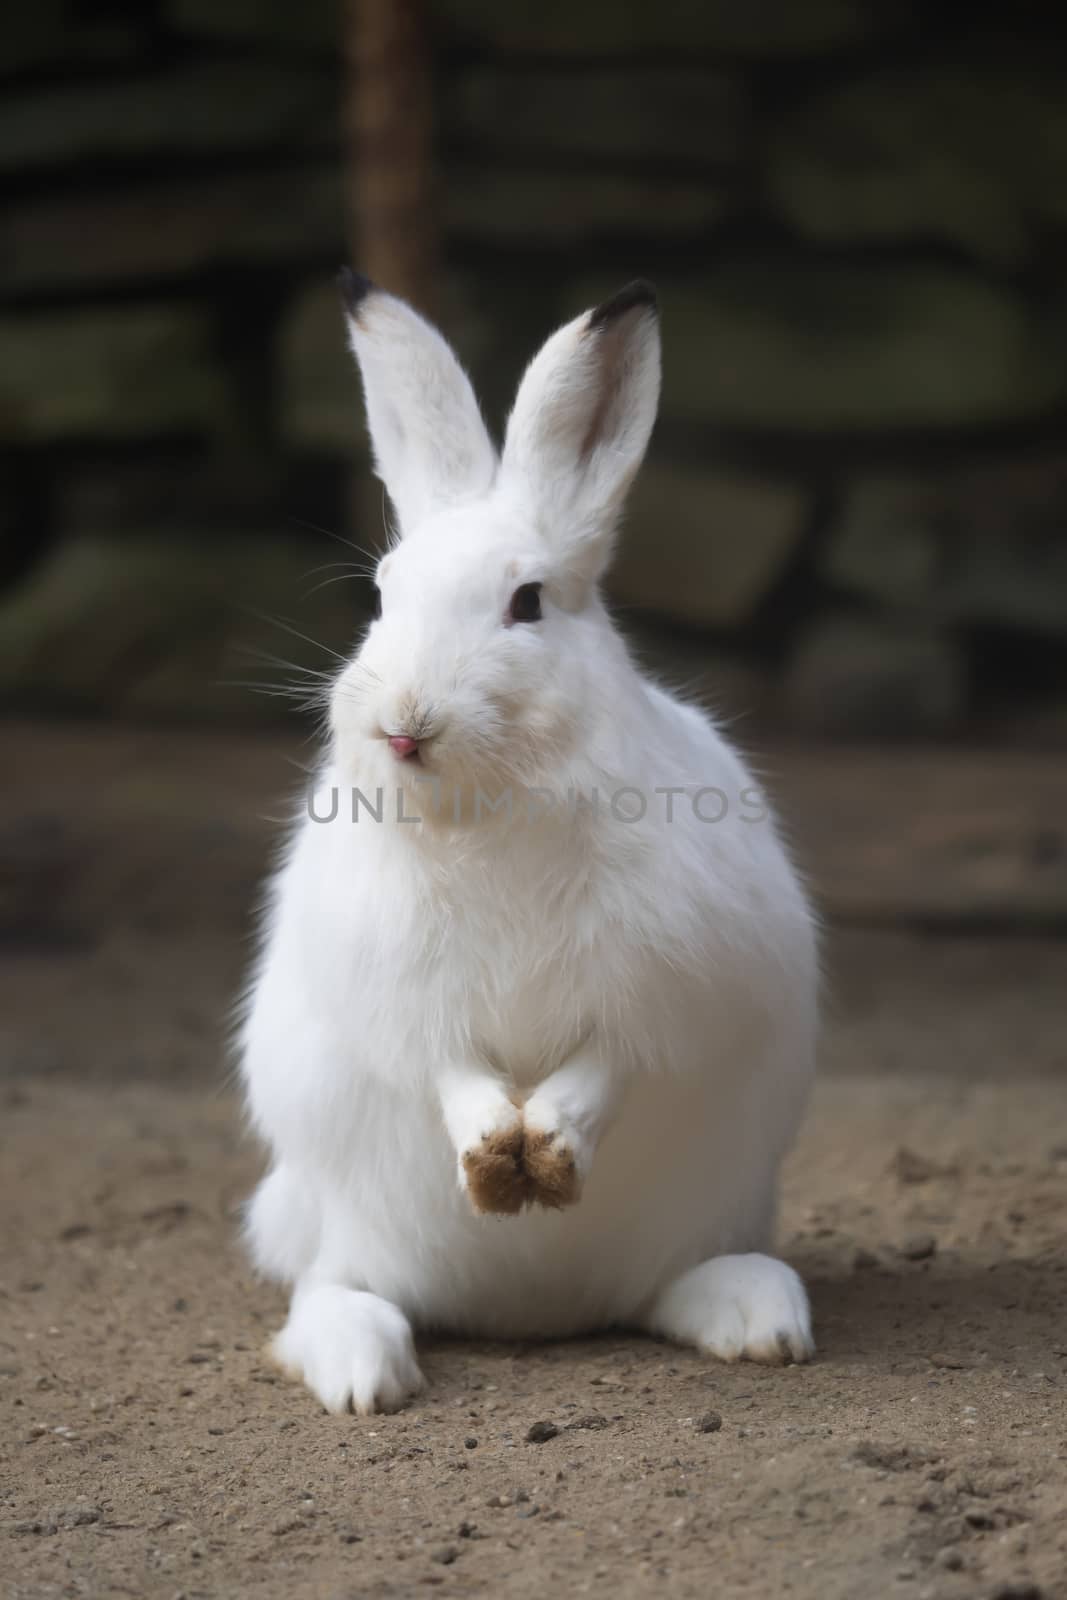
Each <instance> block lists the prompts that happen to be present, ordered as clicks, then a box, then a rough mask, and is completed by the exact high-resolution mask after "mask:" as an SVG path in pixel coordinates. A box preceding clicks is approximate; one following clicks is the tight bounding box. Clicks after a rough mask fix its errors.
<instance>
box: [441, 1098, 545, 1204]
mask: <svg viewBox="0 0 1067 1600" xmlns="http://www.w3.org/2000/svg"><path fill="white" fill-rule="evenodd" d="M524 1144H525V1136H524V1132H523V1126H522V1120H521V1118H520V1117H519V1115H518V1114H517V1113H515V1114H514V1115H513V1119H512V1120H511V1121H510V1122H508V1123H507V1124H505V1125H504V1126H503V1127H499V1128H493V1129H491V1130H490V1131H489V1132H487V1133H485V1134H483V1136H482V1137H481V1138H480V1139H479V1140H478V1143H477V1144H475V1145H471V1146H470V1147H469V1148H468V1149H466V1150H464V1151H463V1152H462V1153H461V1155H460V1158H459V1162H460V1172H461V1181H462V1183H463V1186H464V1188H465V1189H466V1191H467V1193H468V1195H469V1196H470V1200H471V1204H472V1206H473V1207H474V1209H475V1211H480V1212H487V1213H491V1214H496V1215H498V1216H514V1215H515V1213H516V1212H517V1211H521V1210H522V1208H523V1206H524V1205H526V1204H527V1203H528V1201H529V1200H530V1180H529V1178H528V1176H527V1173H526V1170H525V1167H524V1164H523V1155H524Z"/></svg>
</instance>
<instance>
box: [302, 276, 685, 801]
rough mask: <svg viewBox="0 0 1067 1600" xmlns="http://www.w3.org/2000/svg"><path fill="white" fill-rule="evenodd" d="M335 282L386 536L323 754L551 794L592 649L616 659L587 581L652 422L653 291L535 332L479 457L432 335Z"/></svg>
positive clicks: (604, 549) (462, 390)
mask: <svg viewBox="0 0 1067 1600" xmlns="http://www.w3.org/2000/svg"><path fill="white" fill-rule="evenodd" d="M343 289H344V293H345V300H346V309H347V316H348V326H349V333H350V337H351V343H352V348H353V350H354V352H355V355H356V359H357V361H358V363H359V367H360V372H361V375H362V379H363V387H364V393H365V397H366V406H367V419H368V425H369V429H370V435H371V441H372V445H373V449H374V455H375V461H376V466H377V471H378V474H379V476H380V477H381V479H382V481H383V482H384V484H385V487H386V489H387V490H388V493H389V496H390V499H391V500H392V503H393V506H394V508H395V511H396V516H397V519H398V524H399V527H398V537H397V538H396V539H395V540H394V541H393V544H392V548H391V549H390V550H389V551H388V553H387V554H385V555H384V556H383V558H382V559H381V561H380V563H379V565H378V568H377V574H376V577H377V586H378V593H379V597H380V615H379V616H378V618H377V619H376V620H375V621H374V622H373V623H372V624H371V626H370V628H369V630H368V632H367V635H366V637H365V639H364V641H363V643H362V646H361V647H360V649H359V651H358V653H357V655H356V656H355V658H354V659H353V661H352V662H351V663H350V664H349V666H348V667H347V668H346V669H345V671H343V672H342V673H341V675H340V677H339V678H338V681H337V683H336V685H335V689H334V695H333V701H332V708H331V712H332V725H333V732H334V738H335V748H336V751H337V754H338V757H339V759H340V760H341V761H342V762H343V763H344V764H345V766H346V767H347V768H348V769H349V770H351V771H353V772H354V773H358V774H359V776H360V777H361V778H363V779H370V780H371V781H374V782H376V783H379V784H381V783H383V782H390V781H391V782H394V783H395V782H401V783H405V784H406V783H408V782H412V783H414V782H416V781H417V782H420V783H423V784H425V783H426V781H427V779H428V778H437V779H441V780H443V781H444V782H446V783H449V784H472V783H474V784H477V785H479V786H480V787H487V786H489V785H492V784H494V783H495V784H497V785H499V784H503V783H513V782H522V783H526V784H539V783H546V782H554V781H558V779H559V776H560V774H561V772H563V771H565V770H566V767H567V764H568V761H569V760H570V759H571V757H572V756H573V754H574V752H576V751H579V750H580V749H581V747H582V743H583V739H585V738H586V737H587V736H588V726H587V723H588V716H589V713H590V682H589V679H590V672H591V671H593V672H594V673H595V672H596V671H597V670H598V668H597V659H598V653H600V654H602V653H603V649H604V648H607V649H608V651H609V653H610V651H611V650H612V649H617V648H618V645H617V644H616V642H615V640H614V636H613V634H612V632H611V628H610V624H609V623H608V621H607V618H606V615H605V613H604V611H603V608H602V606H601V603H600V600H599V596H598V590H597V583H598V580H599V578H600V577H601V575H602V574H603V572H604V570H605V568H606V566H607V564H608V561H609V559H610V556H611V550H612V544H613V540H614V535H615V528H616V524H617V521H618V518H619V514H620V511H621V509H622V504H623V500H624V498H625V495H626V492H627V489H628V488H629V486H630V483H631V481H632V479H633V477H634V474H635V473H636V471H637V469H638V467H639V466H640V463H641V459H642V457H643V455H644V452H645V448H646V446H647V444H648V439H649V435H650V433H651V431H652V425H653V422H654V420H655V414H656V405H657V400H658V395H659V364H660V357H659V329H658V323H657V316H656V304H655V295H654V293H653V290H652V289H651V287H650V286H649V285H648V284H645V283H634V284H632V285H630V286H628V287H627V288H626V289H623V290H622V291H621V292H620V293H619V294H617V295H616V296H615V297H614V298H613V299H611V300H609V301H607V302H605V303H604V304H603V305H600V306H598V307H596V308H595V309H593V310H592V311H586V312H584V313H583V314H582V315H581V316H579V317H577V318H575V320H574V321H573V322H569V323H567V324H566V325H565V326H564V327H562V328H560V329H559V330H558V331H557V332H556V333H554V334H553V335H552V337H551V338H550V339H549V340H548V342H547V343H546V344H545V345H544V347H543V348H542V349H541V350H540V352H539V353H538V354H537V356H535V358H534V360H533V361H532V362H531V364H530V366H529V367H528V369H527V371H526V373H525V375H524V377H523V379H522V382H521V384H520V386H519V391H518V395H517V397H516V400H515V405H514V408H513V410H512V413H511V417H510V419H509V422H508V425H507V432H506V437H505V443H504V448H503V451H502V453H501V454H500V455H499V457H498V455H497V451H496V449H495V448H494V445H493V442H492V440H491V439H490V437H489V434H488V432H487V430H486V427H485V424H484V422H483V421H482V417H481V414H480V412H479V409H478V403H477V401H476V399H475V396H474V392H473V390H472V388H471V385H470V381H469V380H468V378H467V376H466V374H465V373H464V371H463V369H462V368H461V366H460V365H459V362H458V361H457V359H456V357H455V355H454V354H453V352H452V350H451V349H450V348H449V346H448V344H447V343H446V342H445V340H444V339H443V338H442V337H441V335H440V334H439V333H438V332H437V331H436V330H435V329H433V328H432V327H430V326H429V324H427V323H426V322H425V321H423V319H422V318H421V317H420V316H418V315H417V313H416V312H415V311H413V310H412V309H411V307H410V306H408V305H406V304H405V303H404V302H403V301H401V300H398V299H396V298H394V297H393V296H392V295H389V294H386V293H384V292H383V291H382V290H380V289H378V288H377V287H375V286H374V285H372V284H370V283H368V282H367V281H366V280H365V279H361V278H357V277H356V276H355V275H354V274H345V276H344V279H343ZM599 670H601V671H602V670H603V666H602V663H601V666H600V669H599Z"/></svg>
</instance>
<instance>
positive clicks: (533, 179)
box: [0, 0, 1067, 738]
mask: <svg viewBox="0 0 1067 1600" xmlns="http://www.w3.org/2000/svg"><path fill="white" fill-rule="evenodd" d="M431 26H432V30H433V39H434V52H435V60H436V66H437V98H438V104H437V114H438V127H439V139H438V184H437V192H438V196H439V207H438V218H437V221H438V222H439V224H440V226H441V227H442V229H443V233H444V241H445V256H446V261H447V264H448V265H447V270H446V275H445V280H444V282H443V283H442V285H441V295H440V305H439V307H438V311H439V315H440V318H441V321H442V323H443V325H444V327H445V329H446V331H447V332H448V334H449V335H450V336H451V337H452V339H453V340H454V342H455V343H456V345H457V347H458V348H459V350H460V352H461V354H462V356H463V358H464V360H465V361H466V363H467V365H468V366H469V367H470V368H471V369H472V371H473V373H474V375H475V378H476V380H477V382H478V384H479V386H480V389H481V391H482V393H483V394H484V396H485V397H486V402H487V409H488V413H489V416H490V418H491V420H492V421H493V423H494V424H495V425H496V426H497V427H499V426H500V424H501V422H502V420H503V417H504V415H505V414H506V406H507V401H508V398H509V395H510V393H511V391H512V389H513V386H514V382H515V380H516V377H517V374H518V372H519V371H520V369H521V366H522V363H523V362H524V361H525V359H526V358H527V357H528V356H529V354H530V353H531V352H532V349H533V348H534V347H535V345H536V344H537V343H538V342H539V341H540V339H541V338H543V337H544V335H545V334H546V333H547V332H548V331H549V330H550V329H551V327H552V326H553V325H554V323H556V322H557V321H559V320H562V319H563V318H565V317H568V316H571V315H573V314H575V313H576V312H577V311H578V310H580V309H581V308H582V307H583V306H586V305H588V304H590V303H592V302H593V301H595V300H596V299H597V298H598V297H600V296H601V295H602V294H603V293H605V292H608V291H610V290H611V289H612V288H614V287H616V286H618V284H619V283H620V282H622V281H624V280H625V279H627V278H629V277H632V276H635V275H637V274H643V275H645V276H649V277H652V278H653V279H654V280H655V281H656V283H657V285H658V287H659V290H660V295H661V302H662V310H663V329H664V340H665V387H664V398H663V409H662V415H661V421H660V425H659V427H658V429H657V435H656V441H655V445H654V449H653V453H652V457H651V460H650V463H649V466H648V468H647V469H646V472H645V474H644V477H643V479H642V481H641V482H640V485H639V488H638V491H637V493H636V496H635V501H634V505H633V508H632V512H631V515H630V517H629V521H628V524H627V528H626V534H625V538H624V541H623V546H622V553H621V557H620V561H619V564H618V566H617V569H616V571H615V574H614V576H613V579H612V584H611V592H612V597H613V598H614V600H615V601H616V602H617V604H618V606H619V610H620V615H621V617H622V619H623V621H624V623H625V625H626V626H627V627H628V628H629V629H630V630H631V631H632V633H633V634H634V636H635V639H636V641H637V643H638V645H639V648H640V649H642V650H643V651H644V652H646V654H647V655H648V656H649V658H650V659H651V660H652V661H653V662H654V663H655V664H657V665H658V666H661V667H662V668H663V669H664V670H665V671H666V672H667V673H668V674H670V675H671V676H672V677H673V678H674V679H675V681H678V682H682V683H685V684H687V685H690V686H692V687H693V688H695V689H697V690H698V691H701V692H703V693H705V694H706V695H708V696H709V697H710V699H711V700H712V701H713V703H718V704H720V705H722V706H723V707H724V708H725V709H726V710H727V711H728V712H734V711H746V712H751V713H754V714H755V715H756V716H757V717H763V718H764V719H765V720H767V721H769V722H771V723H778V724H780V725H784V726H787V727H790V728H794V729H798V730H804V731H810V730H815V731H820V732H831V733H839V732H842V733H854V732H863V733H870V734H875V735H878V734H883V733H884V734H889V733H902V734H913V733H924V732H926V733H942V732H944V731H954V730H965V731H966V730H974V729H976V728H989V727H990V726H996V727H997V728H998V729H999V730H1000V731H1001V732H1003V731H1004V730H1005V729H1006V728H1016V729H1021V730H1023V731H1024V732H1025V734H1026V735H1027V736H1032V737H1035V738H1045V737H1050V736H1052V737H1057V738H1067V690H1065V689H1064V681H1065V677H1067V674H1065V671H1064V669H1065V666H1067V277H1065V270H1064V269H1065V267H1067V182H1065V181H1064V175H1065V173H1067V72H1065V65H1064V62H1065V55H1064V50H1065V46H1064V43H1063V42H1062V38H1061V36H1062V35H1063V27H1062V16H1061V15H1060V14H1058V12H1057V9H1056V8H1054V7H1048V8H1047V9H1046V8H1041V7H1025V6H1024V7H1021V8H1017V9H1016V10H1011V11H1009V10H1006V9H1005V8H1003V7H997V8H994V7H992V6H982V5H972V6H970V7H968V8H966V14H965V20H964V12H963V11H962V10H961V8H960V7H958V6H955V5H952V6H950V5H948V4H938V3H926V4H923V5H919V4H918V3H917V0H916V3H914V4H908V3H903V0H884V3H880V0H866V3H861V0H804V3H802V4H801V3H795V0H748V3H746V4H743V5H741V4H735V3H728V0H705V3H703V4H698V3H695V0H689V3H687V0H655V3H652V0H566V3H564V0H541V3H539V4H514V5H513V4H508V3H505V0H434V3H433V4H432V5H431ZM337 28H338V21H337V18H336V16H335V13H334V8H333V6H331V5H330V4H327V3H326V0H303V3H301V4H299V5H297V4H293V3H290V0H260V3H256V0H154V3H152V0H143V3H125V0H108V3H92V0H80V3H79V0H68V3H63V0H35V3H34V4H33V5H31V6H26V7H20V8H17V9H16V10H12V11H11V13H10V15H8V16H7V17H6V19H5V27H4V34H5V37H4V41H3V46H2V60H0V72H2V74H3V80H4V81H3V83H2V89H3V93H2V96H0V176H2V177H3V181H4V185H5V190H6V193H7V202H6V206H5V212H4V216H3V220H2V245H0V459H2V462H3V471H4V481H5V491H4V495H3V500H2V506H0V519H2V521H0V526H2V534H3V537H2V545H0V696H2V697H3V699H4V701H5V702H6V703H7V704H12V703H14V704H16V705H21V706H29V705H35V706H42V705H44V706H62V707H67V708H72V709H81V710H105V711H109V712H110V711H115V712H119V713H123V714H137V715H145V716H153V717H160V716H168V715H174V716H192V717H200V716H237V717H255V716H265V715H276V714H277V713H278V710H279V709H280V708H282V709H284V707H285V705H286V698H285V694H284V692H283V693H281V694H279V695H278V696H275V695H273V694H267V695H265V696H262V697H260V696H256V695H254V694H253V693H252V692H251V691H250V690H249V689H248V688H247V687H245V685H246V684H247V683H250V682H253V681H254V682H257V683H259V684H261V685H264V686H265V687H267V688H268V689H279V690H282V689H283V688H284V685H285V684H286V683H289V684H292V682H293V680H294V669H299V672H298V674H297V675H296V676H297V682H298V683H299V684H300V685H302V686H303V689H302V690H301V692H304V690H306V689H307V686H310V688H311V690H312V691H313V690H314V687H315V685H316V684H317V683H318V682H319V681H320V680H318V679H317V678H316V677H315V676H314V674H315V673H316V672H317V671H323V670H328V669H329V667H330V666H331V664H332V659H333V658H332V657H331V656H330V654H329V653H328V652H329V651H330V650H343V649H344V648H345V647H346V646H347V645H348V643H349V642H350V641H351V639H352V637H353V636H354V632H355V629H356V627H357V626H358V623H359V619H360V616H361V615H362V614H363V613H364V612H365V607H366V601H367V593H366V588H365V585H364V582H363V580H362V579H361V578H360V577H359V576H358V574H357V575H356V576H354V577H352V578H351V581H348V580H349V574H348V573H346V571H345V570H344V568H343V567H337V566H336V565H333V564H334V563H337V562H344V561H346V560H347V559H349V558H351V559H352V560H354V561H356V562H360V561H361V560H362V557H360V556H358V555H353V554H352V552H350V551H348V550H346V549H345V548H344V547H343V546H342V545H339V544H337V543H336V542H334V541H331V539H330V538H329V536H328V534H327V533H324V532H323V531H322V530H330V531H333V532H340V533H347V534H350V535H351V536H352V537H353V538H354V539H355V540H356V541H357V542H358V543H359V544H360V545H363V546H366V547H371V546H373V545H375V544H376V543H377V542H378V541H379V539H380V537H381V531H382V515H383V513H382V505H381V497H380V492H379V491H378V490H377V489H376V487H373V486H371V485H370V483H369V481H368V475H367V471H366V465H367V458H366V443H365V438H364V435H363V429H362V422H361V415H360V406H359V397H358V384H357V382H356V378H355V375H354V372H353V371H352V369H351V366H350V362H349V358H348V356H347V354H346V351H345V348H344V341H343V334H342V327H341V322H340V317H339V311H338V307H337V303H336V296H335V293H334V289H333V282H332V280H333V273H334V271H335V269H336V266H337V265H338V263H339V262H340V261H342V260H343V259H345V257H346V255H347V250H346V247H345V243H344V212H345V207H344V189H343V181H342V173H341V169H340V159H339V140H338V122H339V104H340V82H339V53H338V47H337ZM354 484H356V485H360V484H361V485H362V487H358V488H356V489H354V488H353V485H354ZM333 580H339V581H333ZM266 616H269V617H270V618H272V619H276V620H273V621H266V620H264V618H265V617H266ZM282 661H285V662H288V663H291V664H292V666H283V665H281V664H280V663H281V662H282Z"/></svg>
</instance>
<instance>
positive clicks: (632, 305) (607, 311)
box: [589, 278, 659, 328]
mask: <svg viewBox="0 0 1067 1600" xmlns="http://www.w3.org/2000/svg"><path fill="white" fill-rule="evenodd" d="M638 306H643V307H644V308H645V309H646V310H647V311H651V313H652V315H653V316H655V315H656V314H657V312H658V310H659V302H658V301H657V299H656V290H655V287H654V285H652V284H651V283H649V281H648V279H647V278H635V279H634V281H633V283H628V284H627V285H626V286H625V288H623V289H620V290H619V292H618V294H613V295H612V297H611V299H610V300H605V301H603V302H602V304H600V305H598V306H597V307H596V308H595V309H594V310H593V311H591V312H590V313H589V326H590V327H591V328H602V327H603V326H604V325H605V323H608V322H614V320H615V318H616V317H621V316H622V315H623V313H624V312H625V311H633V310H635V309H636V307H638Z"/></svg>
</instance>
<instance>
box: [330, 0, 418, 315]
mask: <svg viewBox="0 0 1067 1600" xmlns="http://www.w3.org/2000/svg"><path fill="white" fill-rule="evenodd" d="M342 18H343V39H342V51H343V58H344V70H345V85H344V137H345V144H346V162H347V173H348V184H347V190H348V213H349V218H348V221H349V226H348V235H349V246H350V250H351V263H352V265H353V266H354V267H356V268H358V270H359V271H361V272H364V273H366V275H367V276H368V277H369V278H372V279H373V280H374V282H375V283H378V284H380V285H381V287H382V288H383V289H388V290H389V291H390V293H392V294H397V295H400V296H402V297H403V298H404V299H405V300H410V301H411V303H412V304H413V305H415V306H416V307H417V308H418V309H419V310H420V311H422V312H424V313H425V314H427V315H429V316H432V315H433V314H434V311H435V308H436V302H437V294H436V288H437V283H438V267H439V262H440V240H439V233H438V226H437V217H436V211H435V205H434V194H433V161H432V141H433V108H432V94H431V73H430V48H429V38H428V30H427V24H426V9H425V5H424V4H423V0H343V7H342Z"/></svg>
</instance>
